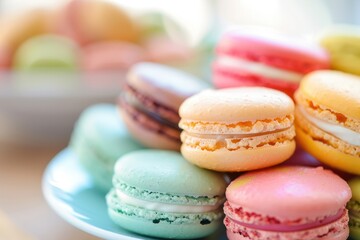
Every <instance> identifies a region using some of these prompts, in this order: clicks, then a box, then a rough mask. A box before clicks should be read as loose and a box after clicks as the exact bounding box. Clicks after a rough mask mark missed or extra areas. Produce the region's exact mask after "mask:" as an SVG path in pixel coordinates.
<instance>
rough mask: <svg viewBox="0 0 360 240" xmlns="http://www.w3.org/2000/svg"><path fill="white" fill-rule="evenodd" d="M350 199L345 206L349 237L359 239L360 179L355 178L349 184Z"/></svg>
mask: <svg viewBox="0 0 360 240" xmlns="http://www.w3.org/2000/svg"><path fill="white" fill-rule="evenodd" d="M348 183H349V186H350V188H351V191H352V198H351V200H350V201H349V202H348V204H347V209H348V210H349V217H350V221H349V226H350V236H351V237H352V239H354V240H356V239H360V177H355V178H353V179H351V180H350V181H349V182H348Z"/></svg>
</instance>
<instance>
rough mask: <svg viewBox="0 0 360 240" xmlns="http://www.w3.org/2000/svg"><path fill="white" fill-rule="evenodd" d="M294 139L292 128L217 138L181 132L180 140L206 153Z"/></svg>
mask: <svg viewBox="0 0 360 240" xmlns="http://www.w3.org/2000/svg"><path fill="white" fill-rule="evenodd" d="M294 137H295V128H294V126H291V127H289V128H286V129H281V130H274V131H269V132H261V133H252V134H222V135H219V136H218V135H214V134H194V133H189V132H183V133H182V134H181V140H182V142H183V143H184V144H186V145H189V146H192V147H195V148H201V149H203V150H205V149H206V150H208V151H214V150H217V149H220V148H226V149H228V150H237V149H241V148H244V149H249V148H257V147H263V146H267V145H269V146H270V145H271V146H274V145H277V144H281V143H284V142H287V141H292V140H293V139H294Z"/></svg>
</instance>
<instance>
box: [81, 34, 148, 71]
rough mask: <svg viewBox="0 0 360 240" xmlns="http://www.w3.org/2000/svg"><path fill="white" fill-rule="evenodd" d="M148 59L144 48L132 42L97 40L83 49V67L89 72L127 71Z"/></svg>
mask: <svg viewBox="0 0 360 240" xmlns="http://www.w3.org/2000/svg"><path fill="white" fill-rule="evenodd" d="M145 59H146V54H145V51H144V49H143V48H141V47H140V46H139V45H136V44H134V43H130V42H120V41H117V42H115V41H108V42H96V43H92V44H88V45H86V46H84V47H83V48H82V50H81V69H82V70H83V71H87V72H98V71H102V72H104V71H125V70H128V69H129V68H130V67H131V66H132V65H134V64H136V63H139V62H142V61H144V60H145Z"/></svg>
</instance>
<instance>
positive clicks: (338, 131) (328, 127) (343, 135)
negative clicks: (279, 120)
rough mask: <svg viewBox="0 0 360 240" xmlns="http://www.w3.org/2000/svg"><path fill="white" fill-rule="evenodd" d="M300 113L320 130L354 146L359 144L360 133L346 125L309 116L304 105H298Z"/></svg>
mask: <svg viewBox="0 0 360 240" xmlns="http://www.w3.org/2000/svg"><path fill="white" fill-rule="evenodd" d="M298 108H299V110H300V112H301V113H302V115H303V116H304V117H305V118H306V119H307V120H308V121H309V122H311V123H312V124H314V125H315V126H317V127H318V128H320V129H321V130H323V131H325V132H327V133H329V134H331V135H333V136H335V137H337V138H339V139H341V140H343V141H345V142H347V143H350V144H352V145H355V146H360V133H358V132H355V131H353V130H351V129H348V128H346V127H343V126H340V125H336V124H333V123H328V122H325V121H323V120H321V119H318V118H316V117H313V116H311V115H310V114H309V113H307V112H306V110H305V108H304V107H301V106H298Z"/></svg>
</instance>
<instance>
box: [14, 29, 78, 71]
mask: <svg viewBox="0 0 360 240" xmlns="http://www.w3.org/2000/svg"><path fill="white" fill-rule="evenodd" d="M78 64H79V49H78V48H77V45H76V44H75V43H74V42H72V41H70V40H69V39H67V38H64V37H61V36H57V35H52V34H46V35H39V36H37V37H33V38H30V39H28V40H27V41H25V42H24V43H23V44H22V45H21V46H20V47H19V48H18V49H17V51H16V53H15V55H14V59H13V65H14V66H13V67H14V68H15V69H16V70H22V71H29V70H60V71H61V70H63V71H75V70H77V69H78Z"/></svg>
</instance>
